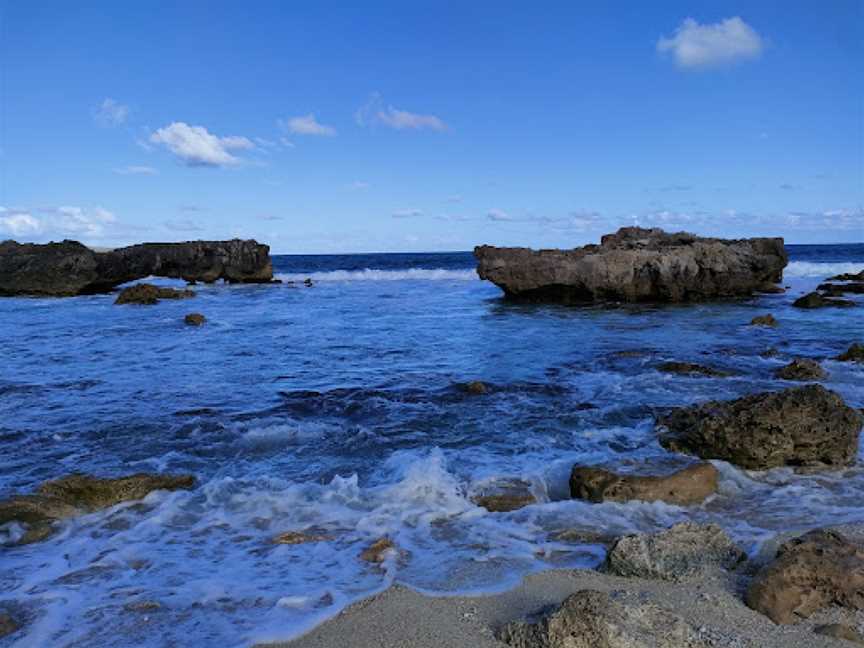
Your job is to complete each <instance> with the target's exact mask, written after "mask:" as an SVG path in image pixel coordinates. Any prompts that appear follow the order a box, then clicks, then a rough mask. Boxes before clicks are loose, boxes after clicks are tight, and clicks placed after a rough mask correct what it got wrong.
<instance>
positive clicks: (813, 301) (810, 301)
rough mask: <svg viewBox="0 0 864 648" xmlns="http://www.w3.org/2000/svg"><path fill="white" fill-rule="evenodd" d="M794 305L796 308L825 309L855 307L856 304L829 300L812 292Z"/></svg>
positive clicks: (845, 300)
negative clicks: (830, 307)
mask: <svg viewBox="0 0 864 648" xmlns="http://www.w3.org/2000/svg"><path fill="white" fill-rule="evenodd" d="M792 305H793V306H795V307H796V308H824V307H826V306H854V305H855V302H853V301H849V300H848V299H828V298H826V297H825V296H824V295H822V294H820V293H818V292H811V293H807V294H806V295H804V296H803V297H799V298H798V299H796V300H795V301H794V302H792Z"/></svg>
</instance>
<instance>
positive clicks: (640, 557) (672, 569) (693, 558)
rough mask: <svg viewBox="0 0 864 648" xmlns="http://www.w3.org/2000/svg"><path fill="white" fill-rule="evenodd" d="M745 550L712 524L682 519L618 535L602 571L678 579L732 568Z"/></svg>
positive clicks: (744, 557) (738, 561)
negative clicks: (663, 527)
mask: <svg viewBox="0 0 864 648" xmlns="http://www.w3.org/2000/svg"><path fill="white" fill-rule="evenodd" d="M746 557H747V554H745V553H744V551H742V550H741V548H740V547H739V546H738V545H736V544H735V543H734V542H732V540H731V539H730V538H729V536H728V535H727V534H726V532H725V531H724V530H723V529H722V528H720V527H719V526H717V525H716V524H704V525H703V524H696V523H694V522H682V523H680V524H676V525H674V526H672V527H670V528H668V529H666V530H664V531H660V532H658V533H639V534H635V535H628V536H624V537H622V538H619V539H618V540H617V541H616V542H615V543H614V544H613V545H612V548H611V549H610V550H609V552H608V553H607V555H606V564H605V567H604V569H605V571H606V572H608V573H610V574H615V575H617V576H627V577H632V578H650V579H660V580H667V581H682V580H687V579H689V578H694V577H698V576H703V575H705V574H707V573H708V572H711V571H716V570H725V569H734V568H735V567H737V566H738V565H739V564H741V563H742V562H743V561H744V560H745V559H746Z"/></svg>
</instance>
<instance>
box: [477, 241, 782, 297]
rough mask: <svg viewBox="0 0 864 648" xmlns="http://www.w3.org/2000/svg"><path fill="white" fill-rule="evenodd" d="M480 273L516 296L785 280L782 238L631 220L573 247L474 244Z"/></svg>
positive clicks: (727, 291) (746, 286)
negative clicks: (718, 235)
mask: <svg viewBox="0 0 864 648" xmlns="http://www.w3.org/2000/svg"><path fill="white" fill-rule="evenodd" d="M474 256H475V257H476V258H477V262H478V264H477V273H478V274H479V275H480V278H481V279H488V280H489V281H491V282H492V283H494V284H495V285H497V286H498V287H499V288H501V289H502V290H503V291H504V294H505V296H507V297H508V298H511V299H519V300H526V301H551V302H565V303H586V302H594V301H607V300H612V301H624V302H686V301H701V300H706V299H713V298H718V297H736V296H743V295H751V294H753V293H754V292H755V291H757V290H759V289H761V288H764V287H765V286H766V285H769V284H772V283H775V282H778V281H780V280H781V279H782V276H783V268H784V267H785V266H786V263H787V256H786V251H785V249H784V247H783V239H781V238H754V239H742V240H726V239H714V238H701V237H697V236H694V235H693V234H687V233H683V232H681V233H677V234H667V233H666V232H664V231H663V230H660V229H642V228H638V227H624V228H621V229H620V230H618V232H617V233H615V234H607V235H606V236H604V237H603V238H602V239H601V243H600V245H586V246H585V247H581V248H576V249H573V250H539V251H536V250H531V249H528V248H497V247H492V246H488V245H483V246H479V247H476V248H474Z"/></svg>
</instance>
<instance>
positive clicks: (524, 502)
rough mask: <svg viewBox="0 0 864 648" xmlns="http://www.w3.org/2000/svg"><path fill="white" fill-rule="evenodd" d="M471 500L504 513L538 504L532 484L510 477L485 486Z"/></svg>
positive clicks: (488, 508) (496, 511) (494, 511)
mask: <svg viewBox="0 0 864 648" xmlns="http://www.w3.org/2000/svg"><path fill="white" fill-rule="evenodd" d="M471 501H472V502H474V503H475V504H476V505H477V506H482V507H483V508H485V509H486V510H487V511H491V512H493V513H504V512H508V511H515V510H516V509H520V508H522V507H525V506H529V505H530V504H536V503H537V498H536V497H535V496H534V493H532V492H531V484H529V483H528V482H526V481H522V480H521V479H508V480H500V481H498V482H496V483H494V484H491V485H488V486H485V487H483V488H482V489H481V490H480V491H479V492H478V493H476V494H475V495H473V496H472V497H471Z"/></svg>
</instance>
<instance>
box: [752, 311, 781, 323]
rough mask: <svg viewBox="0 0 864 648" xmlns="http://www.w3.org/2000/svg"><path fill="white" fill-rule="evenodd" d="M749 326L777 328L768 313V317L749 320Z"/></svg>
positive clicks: (762, 316) (775, 321) (763, 316)
mask: <svg viewBox="0 0 864 648" xmlns="http://www.w3.org/2000/svg"><path fill="white" fill-rule="evenodd" d="M750 326H777V320H776V319H774V316H773V315H771V314H770V313H769V314H768V315H757V316H756V317H754V318H753V319H752V320H750Z"/></svg>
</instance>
